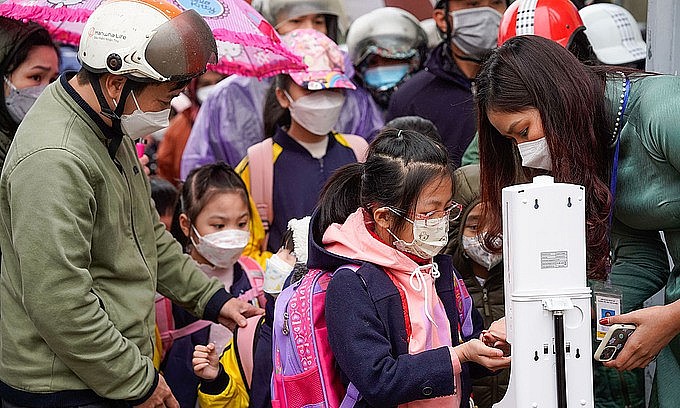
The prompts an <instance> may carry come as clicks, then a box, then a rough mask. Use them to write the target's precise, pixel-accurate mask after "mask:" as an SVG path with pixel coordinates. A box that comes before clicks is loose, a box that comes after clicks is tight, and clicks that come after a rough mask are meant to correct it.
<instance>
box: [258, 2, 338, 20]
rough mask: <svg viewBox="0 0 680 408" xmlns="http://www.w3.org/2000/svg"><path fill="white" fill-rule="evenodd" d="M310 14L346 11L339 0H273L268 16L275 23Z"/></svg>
mask: <svg viewBox="0 0 680 408" xmlns="http://www.w3.org/2000/svg"><path fill="white" fill-rule="evenodd" d="M309 14H326V15H333V16H338V17H340V16H342V15H344V11H343V8H342V5H341V4H340V2H339V1H338V0H271V1H270V2H269V10H267V15H268V16H267V17H268V18H269V17H271V20H270V22H272V24H273V25H276V24H279V23H281V22H283V21H286V20H290V19H293V18H298V17H302V16H306V15H309Z"/></svg>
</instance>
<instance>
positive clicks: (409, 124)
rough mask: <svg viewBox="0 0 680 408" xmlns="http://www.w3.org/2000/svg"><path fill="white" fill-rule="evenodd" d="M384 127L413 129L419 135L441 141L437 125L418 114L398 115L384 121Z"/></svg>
mask: <svg viewBox="0 0 680 408" xmlns="http://www.w3.org/2000/svg"><path fill="white" fill-rule="evenodd" d="M385 127H390V128H395V129H401V130H413V131H414V132H418V133H420V134H421V135H425V136H427V137H429V138H430V139H432V140H434V141H435V142H438V143H441V141H442V136H441V135H440V134H439V131H438V130H437V126H435V124H434V123H432V121H431V120H428V119H425V118H423V117H420V116H415V115H413V116H400V117H398V118H394V119H392V120H391V121H389V122H387V123H385Z"/></svg>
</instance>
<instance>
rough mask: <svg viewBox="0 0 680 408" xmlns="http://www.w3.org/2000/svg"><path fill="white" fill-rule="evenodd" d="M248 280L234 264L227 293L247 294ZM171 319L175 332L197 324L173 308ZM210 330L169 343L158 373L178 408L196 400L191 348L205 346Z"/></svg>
mask: <svg viewBox="0 0 680 408" xmlns="http://www.w3.org/2000/svg"><path fill="white" fill-rule="evenodd" d="M250 287H251V286H250V281H249V280H248V276H247V275H246V273H245V272H244V271H243V268H241V264H239V263H238V262H237V263H235V264H234V283H233V284H232V285H231V288H230V289H229V293H231V294H232V295H234V296H236V297H238V296H240V295H242V294H243V293H245V292H247V291H248V290H250ZM172 317H173V319H174V320H175V328H177V329H180V328H182V327H185V326H188V325H189V324H191V323H193V322H195V321H196V320H198V319H197V318H196V317H194V316H193V315H191V314H189V313H188V312H187V311H185V310H184V309H182V308H181V307H179V306H177V305H175V304H174V303H173V305H172ZM209 337H210V326H208V327H205V328H203V329H201V330H198V331H195V332H194V333H191V334H190V335H187V336H184V337H180V338H178V339H175V340H174V341H173V342H172V347H171V348H170V350H169V351H168V353H167V354H166V356H165V358H164V359H163V362H161V372H162V373H163V377H164V378H165V381H166V382H167V384H168V386H169V387H170V389H171V390H172V393H173V394H174V395H175V398H176V399H177V401H178V402H179V405H180V406H181V407H190V408H193V407H194V406H196V400H197V398H198V383H199V378H198V377H197V376H196V375H195V374H194V367H193V365H192V363H191V359H192V358H193V354H194V346H195V345H197V344H203V345H205V344H208V339H209Z"/></svg>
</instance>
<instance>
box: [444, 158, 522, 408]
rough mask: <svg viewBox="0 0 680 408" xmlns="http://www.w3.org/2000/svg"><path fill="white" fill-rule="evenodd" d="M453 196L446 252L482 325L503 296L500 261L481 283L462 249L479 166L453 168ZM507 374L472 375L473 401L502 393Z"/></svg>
mask: <svg viewBox="0 0 680 408" xmlns="http://www.w3.org/2000/svg"><path fill="white" fill-rule="evenodd" d="M453 200H454V201H455V202H457V203H459V204H462V205H463V212H462V213H461V214H460V217H458V219H456V220H455V221H453V222H452V223H451V230H450V231H449V245H448V247H447V248H446V253H447V254H449V255H451V257H452V259H453V265H454V267H455V268H456V270H457V271H459V272H460V274H461V276H462V277H463V279H464V281H465V286H466V287H467V289H468V293H470V296H472V299H473V302H474V305H475V307H476V308H477V310H478V311H479V313H480V315H481V316H482V318H483V319H484V328H485V329H488V328H489V326H490V325H491V323H493V322H494V321H496V320H498V319H500V318H501V317H503V316H505V296H504V289H503V285H504V282H503V263H502V262H501V263H500V264H498V265H496V266H494V267H493V268H491V270H490V271H489V277H488V279H487V280H486V282H484V285H481V284H480V283H479V281H478V280H477V278H476V277H475V274H474V273H473V271H472V262H473V261H472V260H471V259H470V258H469V257H468V256H467V255H466V254H465V251H464V250H463V245H462V240H463V229H464V228H463V227H464V225H465V222H466V220H467V217H468V215H469V214H470V211H472V209H473V208H474V207H475V206H476V205H477V204H479V203H480V201H481V194H480V183H479V166H478V165H470V166H464V167H460V168H458V169H456V171H455V172H454V186H453ZM509 377H510V369H504V370H501V371H500V372H499V373H498V375H496V376H493V377H485V378H479V379H475V380H473V382H472V394H473V399H474V400H475V405H476V406H478V407H479V408H491V406H492V405H493V404H494V403H496V402H498V401H500V400H501V399H502V398H503V396H504V395H505V390H506V389H507V387H508V380H509Z"/></svg>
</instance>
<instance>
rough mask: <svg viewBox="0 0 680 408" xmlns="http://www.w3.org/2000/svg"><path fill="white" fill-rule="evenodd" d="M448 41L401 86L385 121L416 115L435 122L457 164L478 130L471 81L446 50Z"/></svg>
mask: <svg viewBox="0 0 680 408" xmlns="http://www.w3.org/2000/svg"><path fill="white" fill-rule="evenodd" d="M447 48H448V43H446V42H442V43H441V44H439V45H438V46H437V47H436V48H434V49H433V50H432V51H431V52H430V55H429V56H428V59H427V61H426V62H425V68H424V69H423V70H422V71H419V72H417V73H416V74H415V75H413V76H412V77H411V78H409V79H408V80H406V82H404V83H403V84H401V85H400V86H399V89H397V90H396V91H395V92H394V94H393V95H392V99H390V105H389V107H388V109H387V117H386V121H390V120H392V119H394V118H397V117H400V116H409V115H416V116H421V117H423V118H425V119H429V120H431V121H432V123H434V124H435V126H436V127H437V130H439V134H440V135H441V136H442V141H443V142H444V145H446V148H447V149H448V151H449V154H450V155H451V159H452V160H453V162H454V164H455V165H456V167H458V166H460V161H461V158H462V157H463V153H464V152H465V149H466V148H467V147H468V145H469V144H470V142H471V141H472V138H473V137H474V135H475V132H476V131H477V115H476V113H475V106H474V102H473V99H472V81H471V80H470V79H468V78H467V77H466V76H465V75H464V74H463V73H462V72H461V70H460V69H459V68H458V66H457V65H456V63H455V62H454V61H453V59H452V58H451V56H450V54H449V51H447Z"/></svg>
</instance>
